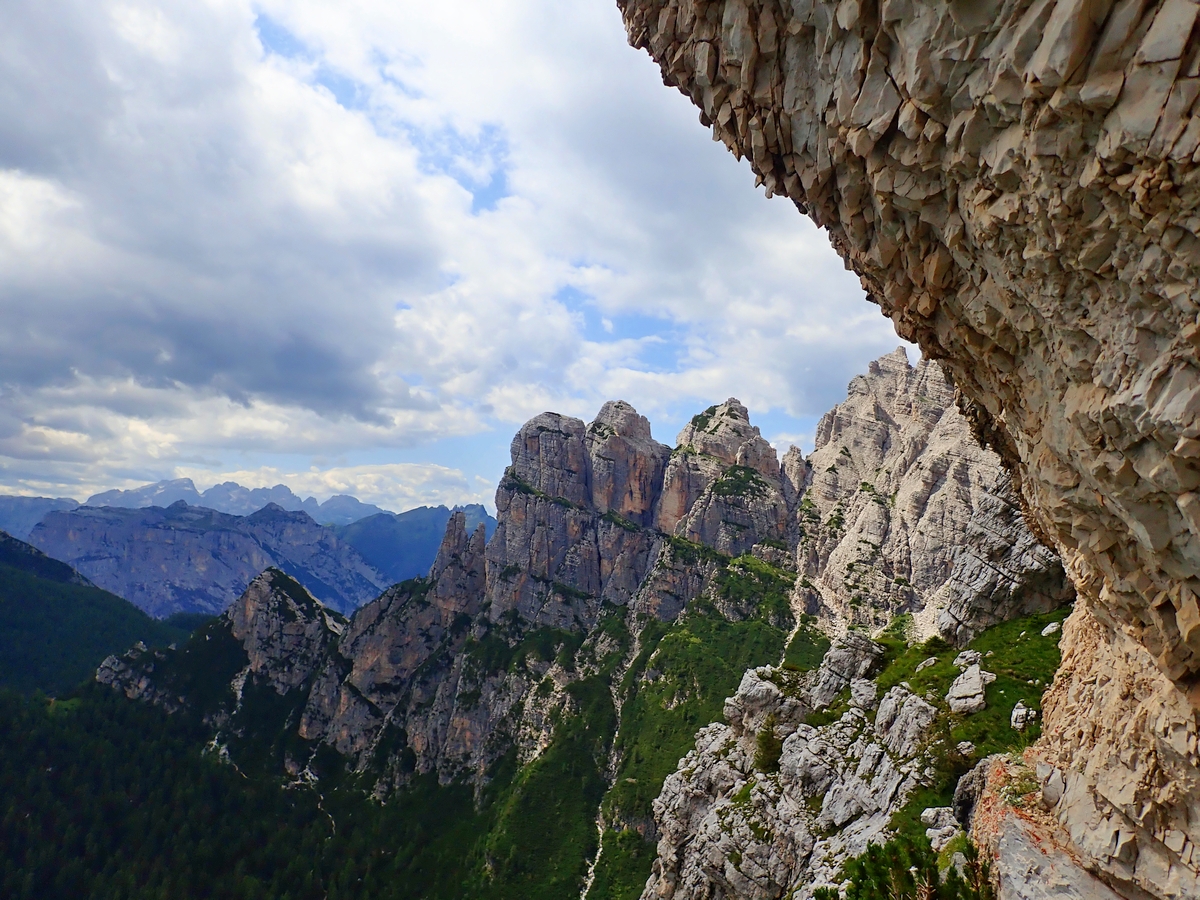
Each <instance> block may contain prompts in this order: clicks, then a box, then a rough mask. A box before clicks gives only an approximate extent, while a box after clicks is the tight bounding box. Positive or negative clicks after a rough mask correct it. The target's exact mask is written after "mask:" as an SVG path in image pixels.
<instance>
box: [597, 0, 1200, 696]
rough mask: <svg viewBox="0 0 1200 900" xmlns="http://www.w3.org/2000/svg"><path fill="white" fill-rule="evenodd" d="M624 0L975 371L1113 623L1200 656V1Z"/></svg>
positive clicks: (873, 276) (851, 247)
mask: <svg viewBox="0 0 1200 900" xmlns="http://www.w3.org/2000/svg"><path fill="white" fill-rule="evenodd" d="M619 5H620V6H621V8H622V10H623V13H624V15H625V20H626V24H627V27H628V30H629V36H630V39H631V41H632V42H633V43H634V44H635V45H636V46H640V47H645V48H647V49H648V50H649V51H650V52H651V54H652V55H653V56H655V58H656V59H658V60H659V62H660V64H661V66H662V68H663V76H664V79H665V80H666V81H667V83H669V84H673V85H676V86H678V87H679V88H680V89H681V90H682V91H684V93H686V94H687V95H688V96H689V97H691V98H692V100H693V101H694V102H695V103H696V104H697V105H698V106H699V107H700V108H701V110H702V120H703V121H704V123H705V124H711V125H712V126H713V129H714V134H715V136H716V137H717V138H718V139H720V140H722V141H724V142H725V143H726V144H727V145H728V146H729V147H730V148H731V149H732V150H733V151H734V152H735V153H737V154H738V155H739V156H746V157H748V158H749V160H750V162H751V164H752V165H753V167H754V168H755V170H756V171H757V173H758V176H759V180H760V183H764V184H765V185H766V187H767V190H768V192H769V193H778V194H785V195H787V196H789V197H791V198H792V199H793V200H794V201H795V202H796V203H797V205H798V206H799V207H800V208H801V209H803V210H805V211H807V212H808V213H809V214H810V215H812V216H813V218H814V219H816V220H817V222H818V223H819V224H821V225H823V226H825V227H826V228H827V229H828V231H829V235H830V239H831V241H832V242H833V244H834V247H835V248H836V249H837V250H838V251H839V252H840V253H841V254H842V255H843V256H844V257H845V259H846V260H847V262H848V263H849V264H850V265H851V266H852V267H853V268H854V269H855V270H856V271H858V273H859V274H860V275H861V276H862V279H863V284H864V286H865V287H866V289H867V291H868V294H869V296H870V298H871V299H872V300H873V301H874V302H876V303H879V304H880V305H881V307H882V309H883V312H884V314H885V315H888V316H890V317H891V318H892V319H893V321H894V322H895V323H896V327H897V330H898V331H899V332H900V333H901V334H902V335H904V336H905V337H907V338H910V339H912V340H915V341H917V342H918V343H919V344H921V346H922V348H923V349H924V350H925V352H926V353H927V354H928V355H929V356H931V357H933V358H936V359H938V360H939V361H940V362H941V363H942V365H943V367H944V368H946V370H947V371H948V372H950V373H951V374H952V375H953V377H954V381H955V383H956V384H957V385H958V386H959V388H960V389H962V390H963V391H964V393H965V394H966V395H967V396H968V397H969V398H970V400H971V403H972V409H973V411H974V413H975V415H977V416H978V417H979V418H980V426H981V428H983V429H984V430H986V431H987V433H988V434H989V435H990V440H991V441H992V442H993V443H994V444H995V445H996V446H997V447H999V448H1000V449H1001V450H1002V451H1003V452H1004V453H1005V454H1007V455H1008V456H1009V458H1010V461H1011V462H1013V463H1016V462H1018V461H1020V463H1021V472H1022V473H1023V474H1022V483H1021V487H1022V490H1023V491H1024V493H1025V496H1026V498H1027V499H1028V500H1029V501H1030V504H1031V509H1032V510H1033V511H1034V514H1035V515H1036V516H1037V517H1038V520H1039V522H1040V523H1041V526H1042V528H1043V529H1044V530H1045V532H1046V534H1047V535H1049V536H1050V537H1052V538H1053V539H1054V541H1055V542H1056V543H1057V544H1058V546H1060V547H1061V548H1062V549H1063V550H1064V551H1065V552H1066V553H1067V554H1068V555H1069V557H1070V559H1071V561H1072V565H1073V567H1075V568H1076V569H1077V570H1078V573H1077V575H1078V577H1079V579H1080V581H1081V583H1085V584H1087V585H1088V586H1089V594H1091V595H1094V596H1096V597H1097V598H1099V594H1100V589H1101V587H1104V588H1106V593H1105V597H1104V598H1103V608H1104V609H1105V610H1106V612H1107V615H1108V616H1109V617H1110V619H1111V620H1113V621H1114V622H1119V623H1120V624H1122V625H1123V626H1125V627H1126V628H1127V629H1129V630H1130V632H1131V633H1132V634H1133V636H1134V637H1135V638H1136V639H1138V640H1139V641H1140V642H1142V643H1143V644H1144V645H1145V646H1146V647H1147V648H1148V649H1149V650H1150V652H1151V654H1152V655H1153V656H1154V657H1155V659H1156V661H1157V662H1158V664H1159V665H1160V666H1161V667H1162V668H1163V670H1164V671H1165V672H1166V673H1167V674H1168V676H1169V677H1171V678H1172V679H1173V680H1175V681H1176V682H1178V683H1183V682H1185V681H1187V679H1188V678H1189V677H1190V674H1191V673H1196V672H1200V613H1198V612H1197V607H1196V603H1197V600H1196V595H1197V593H1200V582H1198V585H1197V590H1196V591H1193V589H1192V588H1191V587H1189V586H1188V585H1187V582H1188V579H1190V578H1192V577H1194V576H1195V574H1196V571H1197V566H1200V551H1198V550H1197V548H1198V547H1200V534H1197V532H1200V527H1195V528H1194V527H1193V524H1194V523H1193V522H1192V519H1193V518H1194V516H1193V515H1192V513H1193V509H1192V507H1193V501H1192V496H1191V495H1192V492H1193V491H1194V490H1195V489H1196V488H1197V487H1198V486H1200V467H1198V466H1197V465H1196V463H1195V460H1196V459H1197V458H1200V457H1198V456H1197V454H1196V453H1195V452H1194V451H1193V448H1192V442H1193V441H1195V440H1196V438H1197V437H1200V430H1198V429H1197V425H1196V416H1195V412H1196V410H1195V403H1196V400H1195V398H1196V397H1197V396H1200V371H1198V369H1197V367H1196V350H1195V348H1194V347H1193V344H1192V336H1194V335H1195V334H1197V333H1200V328H1198V327H1197V323H1196V314H1197V311H1198V310H1200V290H1198V289H1197V286H1196V285H1197V280H1198V279H1197V276H1198V274H1200V237H1197V235H1196V234H1195V233H1193V231H1192V230H1190V229H1192V228H1196V229H1197V230H1200V226H1197V221H1200V220H1198V219H1196V218H1195V217H1194V212H1193V211H1194V210H1195V208H1196V205H1197V199H1198V198H1200V174H1197V173H1198V171H1200V170H1197V169H1195V168H1194V164H1193V161H1192V157H1193V156H1194V155H1195V154H1196V151H1197V149H1198V148H1200V118H1197V119H1196V120H1195V121H1193V119H1192V117H1191V110H1192V103H1193V100H1194V99H1195V95H1196V93H1197V92H1196V90H1194V82H1193V81H1192V79H1193V78H1195V77H1196V75H1195V72H1194V71H1193V70H1194V69H1196V66H1197V62H1196V54H1197V47H1198V46H1200V44H1197V42H1195V41H1192V40H1191V39H1190V35H1191V32H1192V29H1193V27H1194V25H1195V21H1196V18H1197V6H1196V4H1194V3H1192V2H1190V0H1165V2H1161V3H1142V2H1133V0H1128V2H1121V3H1110V2H1104V3H1099V4H1093V5H1090V6H1088V5H1081V4H1079V3H1074V2H1071V0H1060V2H1057V3H1049V2H1043V3H1037V2H1012V3H1005V4H999V3H996V4H991V5H986V6H979V5H977V4H976V5H973V6H972V7H971V10H970V11H968V10H967V9H966V7H963V6H961V5H959V4H953V3H947V4H943V5H939V4H933V5H929V4H913V3H908V2H903V0H896V2H887V3H881V4H879V5H878V6H869V5H864V4H860V3H842V4H834V3H828V2H812V3H808V2H806V3H800V4H791V5H786V6H780V5H778V4H777V3H775V2H765V3H757V2H754V3H751V2H743V0H710V2H703V0H700V2H697V0H622V2H621V3H620V4H619ZM952 48H953V49H952ZM1193 431H1196V432H1197V433H1195V434H1194V433H1193ZM1114 536H1120V538H1114ZM1124 538H1129V540H1126V539H1124ZM1164 603H1170V605H1171V612H1170V614H1169V615H1168V614H1167V613H1166V611H1165V610H1164V607H1163V604H1164ZM1193 622H1194V623H1195V628H1194V629H1193V627H1192V623H1193Z"/></svg>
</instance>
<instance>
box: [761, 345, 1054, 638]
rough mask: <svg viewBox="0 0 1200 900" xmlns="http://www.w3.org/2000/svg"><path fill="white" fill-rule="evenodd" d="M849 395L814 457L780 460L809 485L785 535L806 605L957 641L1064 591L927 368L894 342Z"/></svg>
mask: <svg viewBox="0 0 1200 900" xmlns="http://www.w3.org/2000/svg"><path fill="white" fill-rule="evenodd" d="M847 394H848V396H847V398H846V400H845V401H844V402H842V403H839V404H838V405H837V406H835V407H834V408H833V409H831V410H830V411H829V412H827V413H826V414H825V415H824V416H823V417H822V419H821V421H820V423H819V424H818V426H817V435H816V448H815V450H814V452H813V453H812V455H811V456H809V457H808V459H807V460H801V458H800V455H799V450H797V449H795V448H793V449H792V450H790V451H789V453H788V455H787V456H786V457H785V458H784V461H783V465H784V470H785V471H792V472H794V473H796V474H793V476H792V480H793V481H795V482H797V483H801V482H803V483H804V484H805V485H806V486H805V489H804V491H803V496H802V497H801V498H800V500H799V503H798V504H797V505H796V507H795V510H794V515H793V519H792V531H791V536H792V540H793V541H794V542H795V545H796V547H797V561H798V568H799V570H800V573H801V576H802V578H801V583H800V598H801V601H802V603H803V605H804V606H805V607H806V608H807V609H808V610H809V611H810V612H819V613H827V614H828V615H829V616H830V617H832V618H833V619H834V620H835V622H836V623H837V625H838V626H839V627H844V626H846V625H850V624H857V625H866V626H868V627H870V628H872V629H874V628H880V627H883V626H885V625H887V623H888V622H889V621H890V620H891V618H892V617H893V616H895V615H899V614H903V613H915V614H916V622H917V632H918V634H919V636H920V637H921V638H922V639H923V638H926V637H929V636H930V635H931V634H934V633H935V632H936V631H941V632H942V634H943V635H944V636H945V637H946V638H947V640H950V641H951V642H953V643H966V641H968V640H970V638H971V637H973V636H974V635H975V634H976V633H977V632H978V631H980V630H981V629H982V628H985V627H987V626H988V625H993V624H995V623H997V622H1001V621H1004V620H1006V619H1009V618H1012V617H1013V616H1015V615H1022V614H1026V613H1031V612H1044V611H1046V610H1049V609H1053V608H1054V607H1056V606H1060V605H1062V604H1063V603H1065V602H1066V601H1067V600H1069V599H1071V598H1072V596H1073V591H1072V590H1071V588H1070V586H1069V584H1067V582H1066V578H1065V576H1064V573H1063V569H1062V565H1061V564H1060V562H1059V560H1058V559H1057V557H1055V555H1054V554H1053V553H1052V552H1051V551H1049V550H1048V549H1046V548H1045V547H1043V546H1041V545H1039V544H1038V543H1037V541H1036V540H1035V539H1034V537H1033V535H1032V534H1030V532H1029V529H1028V528H1027V527H1026V526H1025V523H1024V522H1023V521H1022V519H1021V515H1020V512H1019V509H1018V501H1017V499H1016V496H1015V494H1014V493H1013V491H1012V488H1011V485H1010V483H1009V480H1008V477H1007V475H1006V473H1005V472H1004V469H1003V466H1002V465H1001V461H1000V458H999V457H998V456H997V455H996V454H995V453H993V452H992V451H990V450H986V449H984V448H983V447H980V446H979V445H978V444H977V443H976V441H975V440H974V439H973V438H972V436H971V432H970V425H969V423H968V421H967V419H966V418H964V417H963V415H962V414H961V413H960V412H959V411H958V409H957V408H956V407H955V405H954V389H953V387H952V386H951V385H950V384H948V383H947V381H946V377H945V375H944V374H943V373H942V371H941V369H939V368H938V366H937V365H936V364H934V363H932V362H930V361H928V360H922V361H921V362H919V363H918V364H917V365H916V366H911V365H909V362H908V358H907V357H906V355H905V352H904V350H903V349H898V350H896V351H895V352H894V353H890V354H888V355H887V356H884V357H882V358H881V359H878V360H876V361H875V362H873V363H871V365H870V367H869V371H868V372H867V373H866V374H865V375H860V376H858V377H857V378H855V379H854V380H853V381H852V382H851V383H850V385H849V388H848V390H847ZM802 467H803V474H800V473H801V470H802Z"/></svg>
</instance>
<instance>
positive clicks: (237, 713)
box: [96, 569, 346, 774]
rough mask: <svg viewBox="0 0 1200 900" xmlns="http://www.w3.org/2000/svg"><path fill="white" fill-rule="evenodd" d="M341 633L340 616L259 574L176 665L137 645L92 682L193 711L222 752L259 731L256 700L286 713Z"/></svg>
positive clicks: (272, 573)
mask: <svg viewBox="0 0 1200 900" xmlns="http://www.w3.org/2000/svg"><path fill="white" fill-rule="evenodd" d="M345 628H346V619H345V618H344V617H342V616H341V615H340V614H338V613H337V612H336V611H334V610H332V609H329V608H328V607H326V606H324V605H322V604H321V603H320V601H318V600H317V599H316V598H314V597H313V596H312V595H311V594H309V593H308V591H306V590H305V589H304V588H303V587H302V586H301V585H300V583H299V582H297V581H296V580H295V579H294V578H292V577H291V576H289V575H287V574H286V573H284V572H281V571H280V570H279V569H267V570H266V571H265V572H263V573H262V574H261V575H259V576H258V577H257V578H255V579H254V580H253V581H252V582H251V583H250V585H249V586H248V587H247V588H246V591H245V593H243V594H242V596H241V597H240V598H239V599H238V601H237V602H236V603H234V604H233V605H232V606H231V607H230V608H229V609H227V610H226V611H225V612H224V613H223V614H222V615H221V616H220V618H218V619H217V620H216V621H215V622H213V623H211V624H210V625H208V626H205V628H203V629H202V630H201V631H200V632H199V633H198V637H197V638H195V639H193V640H192V641H191V642H190V643H189V644H188V645H187V646H186V647H184V648H183V649H182V650H181V651H179V654H178V656H177V657H176V658H175V659H171V662H176V663H177V662H178V661H179V660H180V659H181V660H182V663H183V664H182V665H178V664H176V665H171V664H170V662H168V660H169V659H170V657H169V656H168V653H174V651H159V650H155V651H151V650H147V649H146V647H145V645H143V644H138V645H137V646H136V647H134V648H133V649H132V650H130V651H129V652H128V653H126V654H124V655H123V656H120V657H117V656H110V657H108V659H106V660H104V662H103V663H101V665H100V668H99V670H98V671H97V672H96V680H97V681H99V682H100V683H101V684H107V685H109V686H111V687H113V688H115V689H116V690H119V691H121V692H122V693H124V694H125V696H127V697H129V698H130V699H141V700H145V701H148V702H152V703H155V704H158V705H160V706H162V707H164V708H165V709H167V710H168V711H175V710H177V709H179V708H180V707H182V706H185V705H191V706H193V707H195V711H196V712H197V713H199V714H201V715H202V716H203V717H204V718H205V720H206V721H208V722H210V723H211V724H212V725H214V727H216V728H217V733H216V735H215V736H214V738H213V746H215V747H223V746H224V745H226V744H227V743H228V742H229V741H237V740H238V739H239V738H240V737H242V736H243V735H244V733H245V732H246V731H252V732H253V731H257V730H260V729H261V728H262V727H263V721H262V720H263V718H264V716H263V709H264V704H263V702H262V699H261V698H263V697H264V696H266V697H285V698H288V701H289V702H288V706H290V710H289V711H288V712H287V713H285V715H287V714H290V715H294V714H295V710H296V709H297V708H298V707H299V706H300V705H302V704H303V703H304V702H305V700H306V699H307V697H308V695H309V691H310V689H311V685H312V682H313V679H314V676H315V675H316V674H317V673H318V671H319V670H320V669H321V668H322V667H324V666H326V665H328V664H329V659H330V656H331V651H332V650H333V648H334V647H335V646H336V643H337V640H338V638H339V636H340V635H341V634H342V632H343V631H344V630H345ZM164 664H165V665H164ZM222 680H224V681H225V684H224V685H222V684H221V681H222ZM214 688H215V690H214ZM267 702H268V703H270V702H271V701H267ZM273 705H274V704H273ZM293 774H295V773H294V772H293Z"/></svg>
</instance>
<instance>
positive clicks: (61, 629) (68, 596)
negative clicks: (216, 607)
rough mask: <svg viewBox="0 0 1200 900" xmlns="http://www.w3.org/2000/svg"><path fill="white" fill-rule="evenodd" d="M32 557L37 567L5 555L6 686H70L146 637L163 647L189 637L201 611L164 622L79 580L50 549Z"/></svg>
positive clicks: (1, 629)
mask: <svg viewBox="0 0 1200 900" xmlns="http://www.w3.org/2000/svg"><path fill="white" fill-rule="evenodd" d="M13 543H16V542H15V541H13ZM39 557H40V558H39ZM9 558H10V561H12V562H17V563H23V562H24V561H23V560H22V559H20V558H19V557H16V556H15V555H14V556H12V557H9ZM29 559H30V560H31V561H32V562H33V565H32V566H31V568H33V571H26V570H22V569H19V568H15V567H14V566H12V565H8V564H3V563H0V686H2V687H8V688H12V689H13V690H16V691H20V692H22V693H32V692H34V691H42V692H43V693H46V694H50V695H59V694H65V693H67V692H68V691H70V690H71V689H72V688H74V687H75V686H76V685H77V684H79V683H80V682H81V681H84V680H85V679H88V678H90V677H91V676H92V675H93V674H95V671H96V667H97V666H99V665H100V663H101V662H102V661H103V660H104V658H105V657H106V656H108V655H109V654H112V653H123V652H124V651H126V650H128V649H129V648H130V647H132V646H133V645H134V644H136V643H137V642H138V641H144V642H145V643H146V644H148V645H150V646H155V647H165V646H167V645H168V644H172V643H176V642H182V641H185V640H187V637H188V634H189V632H190V631H191V627H194V622H195V619H194V618H193V619H191V620H187V619H185V620H183V621H182V622H180V620H179V619H173V620H169V621H167V622H159V621H156V620H154V619H152V618H150V617H149V616H148V615H146V614H145V613H144V612H142V611H141V610H140V609H138V608H137V607H136V606H134V605H133V604H132V603H129V602H128V601H126V600H122V599H121V598H120V597H118V596H116V595H115V594H110V593H108V591H102V590H100V589H99V588H97V587H92V586H91V585H83V584H74V583H71V581H70V580H68V577H69V576H74V572H73V571H72V570H71V569H70V567H68V566H66V565H64V564H63V563H60V562H57V561H55V560H52V559H50V558H49V557H46V556H41V554H38V557H29ZM57 567H61V569H63V570H66V573H68V575H67V576H64V575H63V573H62V572H60V571H58V568H57Z"/></svg>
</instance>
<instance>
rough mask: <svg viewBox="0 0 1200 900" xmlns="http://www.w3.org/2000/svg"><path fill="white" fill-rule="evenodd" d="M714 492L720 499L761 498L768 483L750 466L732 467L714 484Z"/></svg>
mask: <svg viewBox="0 0 1200 900" xmlns="http://www.w3.org/2000/svg"><path fill="white" fill-rule="evenodd" d="M712 492H713V493H714V494H716V495H717V496H718V497H761V496H762V495H763V494H765V493H766V492H767V483H766V481H764V480H763V477H762V476H761V475H759V474H758V473H757V472H756V471H754V470H753V469H751V468H750V467H749V466H730V467H729V468H728V469H726V470H725V471H724V472H723V473H722V475H721V477H720V478H718V479H717V480H716V481H714V482H713V486H712Z"/></svg>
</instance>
